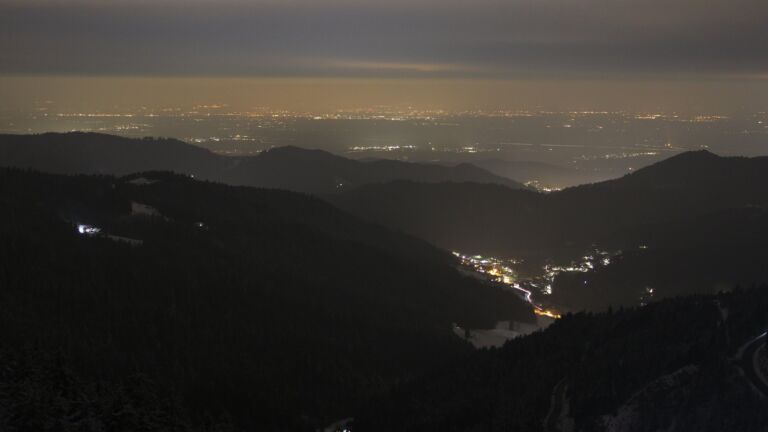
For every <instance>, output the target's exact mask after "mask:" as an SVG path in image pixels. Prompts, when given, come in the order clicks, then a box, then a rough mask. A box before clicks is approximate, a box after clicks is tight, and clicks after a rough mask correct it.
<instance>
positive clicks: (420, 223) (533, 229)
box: [332, 152, 768, 254]
mask: <svg viewBox="0 0 768 432" xmlns="http://www.w3.org/2000/svg"><path fill="white" fill-rule="evenodd" d="M766 184H768V158H766V157H760V158H724V157H719V156H716V155H713V154H711V153H708V152H695V153H683V154H681V155H678V156H675V157H673V158H670V159H668V160H666V161H662V162H660V163H657V164H655V165H652V166H650V167H647V168H644V169H641V170H638V171H637V172H635V173H632V174H629V175H626V176H624V177H622V178H620V179H616V180H610V181H606V182H601V183H595V184H589V185H582V186H578V187H574V188H569V189H565V190H563V191H560V192H555V193H551V194H535V193H531V192H527V191H516V190H509V189H505V188H499V187H497V186H494V185H480V184H457V183H453V184H423V185H416V184H412V183H404V182H393V183H390V184H384V185H369V186H365V187H362V188H360V189H358V190H354V191H350V192H348V193H345V194H342V195H341V196H338V197H334V198H332V200H333V201H334V202H335V203H337V204H338V205H339V206H340V207H342V208H344V209H347V210H349V211H351V212H353V213H355V214H358V215H361V216H364V217H367V218H369V219H371V220H375V221H378V222H381V223H383V224H385V225H387V226H390V227H393V228H397V229H401V230H403V231H406V232H409V233H411V234H414V235H417V236H419V237H422V238H425V239H427V240H429V241H431V242H433V243H435V244H437V245H440V246H443V247H444V248H447V249H459V250H466V251H478V252H484V253H500V254H513V253H516V252H519V251H524V250H532V249H552V248H557V247H563V246H567V245H578V244H587V245H588V244H591V243H592V242H594V241H595V240H596V239H601V240H602V239H606V238H611V236H612V235H613V234H615V233H619V232H622V231H627V230H631V229H632V228H633V227H635V226H638V225H641V224H648V223H665V222H673V221H676V220H683V219H686V218H690V217H694V216H698V215H704V214H707V213H710V212H715V211H719V210H724V209H729V208H740V207H747V206H765V205H768V188H767V187H765V185H766Z"/></svg>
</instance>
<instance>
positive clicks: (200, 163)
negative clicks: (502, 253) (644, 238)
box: [0, 133, 525, 194]
mask: <svg viewBox="0 0 768 432" xmlns="http://www.w3.org/2000/svg"><path fill="white" fill-rule="evenodd" d="M0 164H1V166H7V167H22V168H32V169H36V170H40V171H45V172H51V173H59V174H113V175H125V174H130V173H134V172H140V171H151V170H164V171H173V172H177V173H181V174H189V175H194V176H195V177H196V178H200V179H205V180H213V181H219V182H223V183H227V184H231V185H243V186H255V187H267V188H277V189H286V190H292V191H296V192H307V193H315V194H330V193H336V192H339V191H344V190H349V189H354V188H356V187H359V186H363V185H366V184H371V183H383V182H389V181H393V180H410V181H416V182H428V183H436V182H444V181H453V182H477V183H495V184H501V185H504V186H507V187H510V188H516V189H520V188H525V186H523V185H522V184H520V183H518V182H515V181H513V180H510V179H508V178H506V177H502V176H498V175H495V174H492V173H490V172H488V171H486V170H483V169H481V168H478V167H476V166H474V165H470V164H460V165H457V166H451V167H446V166H441V165H431V164H422V163H409V162H401V161H390V160H380V161H370V162H361V161H355V160H352V159H347V158H344V157H341V156H336V155H333V154H331V153H328V152H325V151H322V150H307V149H302V148H298V147H279V148H274V149H271V150H268V151H265V152H264V153H261V154H259V155H257V156H249V157H228V156H221V155H217V154H214V153H212V152H210V151H208V150H206V149H203V148H200V147H196V146H193V145H190V144H186V143H184V142H181V141H178V140H174V139H151V138H150V139H132V138H123V137H117V136H112V135H103V134H93V133H66V134H55V133H47V134H40V135H0Z"/></svg>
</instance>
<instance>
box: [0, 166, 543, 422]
mask: <svg viewBox="0 0 768 432" xmlns="http://www.w3.org/2000/svg"><path fill="white" fill-rule="evenodd" d="M0 208H2V211H0V238H2V239H3V241H2V242H0V305H2V306H0V341H2V342H0V359H5V360H4V361H3V364H4V367H3V369H2V371H0V402H2V404H0V405H2V409H0V426H1V427H0V429H5V428H6V427H7V428H9V429H10V430H13V428H14V427H16V426H21V425H28V423H27V422H26V420H25V419H27V420H28V419H30V418H32V419H39V420H36V421H39V422H62V421H65V420H66V421H67V422H72V423H74V424H78V423H77V422H79V421H81V422H83V424H84V423H85V422H87V423H88V424H103V425H105V426H104V428H106V429H112V430H137V429H140V428H141V427H145V428H147V429H148V430H179V429H181V428H182V426H184V427H185V428H186V427H189V428H192V429H197V428H199V429H205V430H210V428H212V427H213V426H212V425H214V424H216V425H224V426H225V425H226V424H232V425H234V426H237V427H242V428H244V429H246V430H313V429H314V428H316V427H318V426H322V425H324V424H326V422H327V423H330V422H331V421H334V420H337V419H339V418H343V417H346V416H348V415H349V414H350V413H351V412H353V411H354V409H355V407H357V406H358V405H359V404H360V403H362V402H363V401H365V400H367V399H368V398H370V397H372V396H374V395H376V394H379V393H381V392H382V391H384V390H386V389H388V388H390V387H391V386H392V385H394V384H395V383H397V382H401V381H403V380H408V379H411V378H413V377H414V376H416V375H418V374H420V373H423V372H424V371H426V370H429V369H430V368H432V367H434V365H435V363H436V362H437V361H453V360H455V359H457V358H460V357H462V356H464V355H466V354H467V353H468V352H469V351H471V349H470V347H469V346H467V345H466V344H465V343H464V342H463V341H461V340H460V339H459V338H457V337H455V336H454V334H453V333H452V323H454V322H456V323H461V324H462V325H467V326H470V327H475V328H477V327H491V326H493V325H494V324H495V321H496V320H499V319H510V318H512V319H518V320H524V321H525V320H532V319H533V315H532V312H531V311H530V309H529V307H528V305H526V304H524V303H523V302H522V301H521V300H520V299H518V298H517V297H516V296H515V295H513V294H508V293H504V292H502V291H501V290H499V289H496V288H491V287H489V286H485V285H482V284H481V283H479V282H477V281H475V280H474V279H471V278H466V277H463V276H460V275H459V273H458V272H457V271H456V270H455V268H454V266H455V262H454V261H453V257H451V256H450V255H448V254H446V253H444V252H442V251H439V250H437V249H435V248H434V247H432V246H430V245H429V244H427V243H425V242H423V241H420V240H417V239H414V238H411V237H408V236H404V235H400V234H396V233H393V232H391V231H389V230H387V229H384V228H381V227H379V226H376V225H372V224H369V223H366V222H362V221H360V220H358V219H356V218H355V217H352V216H350V215H348V214H345V213H343V212H341V211H339V210H337V209H336V208H334V207H332V206H330V205H328V204H326V203H324V202H322V201H320V200H318V199H314V198H311V197H307V196H305V195H301V194H295V193H290V192H284V191H276V190H262V189H253V188H247V187H232V186H225V185H221V184H215V183H207V182H200V181H195V180H192V179H190V178H189V177H187V176H180V175H173V174H168V173H144V174H137V175H131V176H128V177H123V178H115V177H111V176H61V175H48V174H36V173H32V172H24V171H20V170H8V169H3V170H0ZM84 224H87V225H89V226H93V227H98V228H100V229H101V232H100V233H94V234H90V235H89V234H87V233H85V234H81V233H79V232H78V225H84ZM83 231H85V228H83ZM6 366H7V367H6ZM25 389H26V390H25ZM30 392H31V393H30ZM110 406H113V407H114V408H109V407H110ZM119 407H124V408H125V412H124V413H123V414H121V415H119V416H118V415H117V414H115V412H116V411H114V410H121V408H119ZM67 410H68V411H67ZM62 411H66V412H67V413H68V414H66V415H64V414H62ZM120 412H123V411H120ZM25 416H26V417H25ZM57 424H58V423H57ZM67 424H69V423H67ZM142 425H144V426H142ZM153 425H154V426H153ZM174 425H180V426H178V427H177V426H174ZM205 425H208V426H205ZM224 426H222V428H223V427H224ZM67 427H70V426H67ZM71 427H72V428H75V426H71ZM206 428H207V429H206Z"/></svg>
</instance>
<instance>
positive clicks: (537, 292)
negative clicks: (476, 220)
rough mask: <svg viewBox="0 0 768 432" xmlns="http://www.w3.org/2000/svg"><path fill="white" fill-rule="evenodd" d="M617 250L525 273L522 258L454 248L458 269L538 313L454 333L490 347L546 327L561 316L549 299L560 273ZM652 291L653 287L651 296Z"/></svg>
mask: <svg viewBox="0 0 768 432" xmlns="http://www.w3.org/2000/svg"><path fill="white" fill-rule="evenodd" d="M618 254H620V252H617V253H615V254H611V253H609V252H607V251H604V250H598V249H595V250H593V251H592V252H590V253H588V254H586V255H584V256H582V257H581V259H580V260H578V261H574V262H571V263H570V264H568V265H556V264H552V263H546V264H544V265H543V266H542V268H541V272H540V273H538V274H535V275H530V276H523V275H522V274H521V272H520V271H519V270H516V268H519V266H520V265H521V264H522V263H523V261H522V260H519V259H514V258H513V259H501V258H497V257H490V256H483V255H465V254H462V253H460V252H456V251H454V252H453V255H454V256H455V257H456V258H458V259H459V260H460V263H461V264H460V267H459V270H460V271H461V272H462V273H464V274H466V275H468V276H471V277H475V278H478V279H480V280H482V281H484V282H486V283H489V284H492V285H494V286H497V287H499V288H500V289H503V290H507V291H510V292H514V293H515V294H517V295H518V296H520V298H521V299H523V300H525V301H526V302H527V303H529V304H530V305H531V307H532V308H533V312H534V314H535V315H536V323H535V324H527V323H519V322H511V323H510V322H506V321H502V322H499V323H497V325H496V328H494V329H490V330H468V329H462V328H460V327H458V326H455V328H454V333H455V334H456V335H458V336H460V337H462V338H464V339H466V340H468V341H469V342H471V343H472V344H473V345H475V346H476V347H488V346H500V345H502V344H503V343H504V342H505V341H506V340H508V339H512V338H515V337H518V336H524V335H526V334H530V333H533V332H534V331H537V330H540V329H544V328H546V327H548V326H549V325H550V324H552V323H553V322H554V321H555V320H557V319H559V318H560V317H561V315H562V313H563V312H562V311H561V310H560V308H558V307H557V306H556V305H554V304H552V303H551V302H549V301H548V299H547V297H548V296H550V295H552V290H553V285H554V283H555V278H556V277H557V276H558V275H559V274H561V273H566V272H579V273H586V272H589V271H592V270H595V269H596V268H598V267H600V266H608V265H610V264H611V260H612V258H613V257H615V256H616V255H618ZM652 295H653V294H652V291H651V293H650V296H652ZM641 304H644V302H641Z"/></svg>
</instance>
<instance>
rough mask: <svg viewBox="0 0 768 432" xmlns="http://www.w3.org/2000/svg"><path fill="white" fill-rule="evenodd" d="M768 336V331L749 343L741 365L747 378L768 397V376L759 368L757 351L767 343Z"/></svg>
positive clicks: (743, 353)
mask: <svg viewBox="0 0 768 432" xmlns="http://www.w3.org/2000/svg"><path fill="white" fill-rule="evenodd" d="M766 337H768V332H766V333H763V334H762V335H760V336H758V337H757V338H755V339H753V340H752V341H751V342H748V343H747V346H746V347H745V348H744V351H743V352H742V354H741V359H740V363H739V364H740V366H741V368H742V369H743V370H744V374H745V375H746V376H747V379H749V381H750V382H751V383H752V385H754V386H755V388H756V389H757V390H759V391H760V393H762V394H763V396H765V397H768V378H766V377H765V376H763V374H761V373H760V371H759V370H758V363H757V361H758V359H757V353H758V350H759V349H760V347H762V346H763V345H765V339H766Z"/></svg>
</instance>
